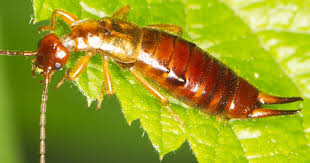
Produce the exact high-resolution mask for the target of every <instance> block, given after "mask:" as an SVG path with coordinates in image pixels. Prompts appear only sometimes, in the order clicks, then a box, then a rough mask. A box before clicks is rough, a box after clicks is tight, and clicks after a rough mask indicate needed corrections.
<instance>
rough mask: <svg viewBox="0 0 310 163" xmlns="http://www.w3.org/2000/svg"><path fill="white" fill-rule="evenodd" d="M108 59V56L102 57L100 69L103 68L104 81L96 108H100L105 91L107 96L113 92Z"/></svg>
mask: <svg viewBox="0 0 310 163" xmlns="http://www.w3.org/2000/svg"><path fill="white" fill-rule="evenodd" d="M109 60H110V58H109V57H108V56H103V57H102V70H103V76H104V82H103V84H102V89H101V92H100V96H99V97H98V103H97V109H100V107H101V102H102V100H103V95H104V94H105V93H107V95H108V96H112V95H113V94H114V91H113V86H112V77H111V73H110V68H109Z"/></svg>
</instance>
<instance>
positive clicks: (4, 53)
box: [0, 50, 38, 56]
mask: <svg viewBox="0 0 310 163" xmlns="http://www.w3.org/2000/svg"><path fill="white" fill-rule="evenodd" d="M37 53H38V52H36V51H35V52H33V51H23V52H21V51H8V50H7V51H3V50H0V55H9V56H13V55H22V56H33V55H36V54H37Z"/></svg>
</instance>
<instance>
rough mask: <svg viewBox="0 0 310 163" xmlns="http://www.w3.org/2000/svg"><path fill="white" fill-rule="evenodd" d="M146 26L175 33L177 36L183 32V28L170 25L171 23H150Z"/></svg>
mask: <svg viewBox="0 0 310 163" xmlns="http://www.w3.org/2000/svg"><path fill="white" fill-rule="evenodd" d="M146 27H147V28H152V29H157V30H161V31H164V32H168V33H171V34H176V35H177V36H181V35H182V33H183V30H182V28H181V27H180V26H177V25H172V24H152V25H148V26H146Z"/></svg>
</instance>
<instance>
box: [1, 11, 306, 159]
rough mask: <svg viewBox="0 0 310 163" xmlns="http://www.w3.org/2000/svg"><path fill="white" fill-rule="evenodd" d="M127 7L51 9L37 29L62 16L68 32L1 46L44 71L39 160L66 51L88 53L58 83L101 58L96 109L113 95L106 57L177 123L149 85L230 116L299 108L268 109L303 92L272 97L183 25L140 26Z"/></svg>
mask: <svg viewBox="0 0 310 163" xmlns="http://www.w3.org/2000/svg"><path fill="white" fill-rule="evenodd" d="M129 9H130V8H129V6H125V7H123V8H121V9H120V10H118V11H117V12H115V13H114V14H113V16H112V17H105V18H102V19H100V20H82V21H80V20H79V19H78V18H77V17H76V16H74V15H72V14H70V13H68V12H66V11H63V10H55V11H54V12H53V14H52V19H51V20H52V25H51V26H43V27H41V28H40V29H39V31H45V30H54V29H55V28H56V17H60V18H61V19H62V20H63V21H64V22H66V23H67V24H68V25H69V26H70V29H71V33H69V34H66V35H64V36H62V37H61V38H58V36H56V35H55V34H53V33H51V34H48V35H46V36H44V37H43V38H42V39H41V40H40V41H39V44H38V51H35V52H31V51H24V52H15V51H0V54H2V55H22V56H36V59H35V62H34V63H33V66H32V68H33V69H32V71H33V74H34V73H35V70H37V71H38V72H40V73H41V74H42V75H43V76H44V84H45V86H44V90H43V95H42V103H41V117H40V126H41V127H40V154H41V157H40V162H41V163H44V162H45V124H46V118H45V112H46V101H47V93H48V85H49V82H50V78H51V76H52V75H53V73H54V72H55V71H57V70H59V69H61V68H62V67H63V66H65V65H66V63H67V61H68V59H69V56H70V53H72V52H86V53H85V56H83V57H82V58H80V59H79V61H78V62H77V64H76V66H75V67H74V68H73V69H67V71H66V74H65V76H64V77H63V79H62V80H61V81H60V82H59V83H58V85H57V88H58V87H59V86H60V85H61V84H63V83H64V81H65V80H69V81H72V80H75V79H76V78H77V77H78V76H79V75H80V74H81V73H82V72H83V70H84V69H85V68H86V67H87V65H88V63H89V61H90V58H91V57H92V56H93V55H95V54H99V55H102V58H103V73H104V74H103V75H104V79H105V80H104V82H103V86H102V91H101V95H100V96H99V98H98V105H97V108H100V106H101V101H102V98H103V95H104V94H105V93H107V94H108V95H112V94H113V93H114V92H113V86H112V82H111V81H112V78H111V75H110V71H109V60H110V59H113V60H114V61H115V62H116V63H118V64H119V66H120V67H122V68H124V69H127V70H128V71H129V72H130V73H131V74H132V75H133V76H134V77H135V78H136V79H137V81H139V82H140V83H141V84H142V85H143V86H144V87H145V88H146V89H147V90H148V91H149V92H150V93H152V94H153V95H154V96H155V97H156V98H158V100H159V101H160V102H161V103H162V104H163V105H164V106H165V107H166V108H167V109H168V111H169V112H170V113H171V114H172V115H173V116H174V118H175V119H176V120H177V121H179V122H180V123H181V124H183V122H182V121H181V120H180V118H179V117H178V116H177V115H176V114H175V113H174V112H173V111H172V110H171V109H170V108H169V100H168V98H167V97H166V96H165V95H164V94H163V93H162V92H160V91H159V90H158V89H157V87H156V86H153V85H152V84H151V83H149V82H148V80H146V78H147V79H149V80H151V81H152V82H154V83H155V84H156V85H157V86H158V87H161V88H163V89H164V90H166V91H167V92H168V93H170V94H172V95H173V96H175V97H177V98H179V99H180V100H182V101H183V102H184V103H186V104H188V105H191V106H194V107H196V108H198V109H199V110H201V111H202V112H204V113H209V114H213V115H221V116H223V117H226V118H228V119H230V118H261V117H268V116H278V115H289V114H296V113H298V112H299V111H300V109H298V110H272V109H265V108H262V104H283V103H289V102H295V101H299V100H303V99H302V98H301V97H275V96H271V95H268V94H265V93H263V92H261V91H259V90H258V89H256V88H255V87H254V86H252V85H251V84H249V83H248V82H247V81H246V80H245V79H243V78H241V77H239V76H238V75H237V74H235V73H234V72H233V71H232V70H231V69H230V68H228V67H227V66H225V65H224V64H223V63H221V62H219V61H218V60H217V59H215V58H214V57H212V56H211V55H209V54H208V53H207V52H204V51H203V50H202V49H200V48H199V47H197V46H196V45H195V44H193V43H191V42H188V41H186V40H184V39H182V38H181V37H180V36H181V34H182V29H181V28H180V27H178V26H175V25H170V24H157V25H150V26H147V27H139V26H137V25H135V24H133V23H130V22H127V21H126V17H127V15H128V12H129Z"/></svg>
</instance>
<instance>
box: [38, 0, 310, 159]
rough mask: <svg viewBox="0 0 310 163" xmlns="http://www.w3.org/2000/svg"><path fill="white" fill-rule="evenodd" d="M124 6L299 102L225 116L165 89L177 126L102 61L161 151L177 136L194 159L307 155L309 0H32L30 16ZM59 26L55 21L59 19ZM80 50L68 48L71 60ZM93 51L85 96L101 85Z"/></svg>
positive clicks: (126, 106) (128, 110)
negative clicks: (248, 115)
mask: <svg viewBox="0 0 310 163" xmlns="http://www.w3.org/2000/svg"><path fill="white" fill-rule="evenodd" d="M125 5H130V6H131V8H132V9H131V11H130V15H129V17H128V20H129V21H131V22H134V23H136V24H138V25H141V26H143V25H148V24H157V23H161V24H176V25H179V26H181V27H182V28H183V29H184V34H183V37H184V38H185V39H187V40H190V41H193V42H195V43H196V44H197V45H198V46H200V47H201V48H203V49H205V50H206V51H209V52H211V54H212V55H214V56H215V57H217V58H218V59H220V60H221V61H223V62H224V63H225V64H226V65H228V66H229V67H231V68H232V69H233V70H235V71H236V72H237V73H238V74H239V75H240V76H242V77H243V78H245V79H246V80H248V81H249V82H250V83H252V84H253V85H254V86H256V87H257V88H259V89H260V90H262V91H264V92H267V93H269V94H274V95H279V96H303V97H304V99H305V101H304V102H301V103H292V104H285V105H277V106H268V107H270V108H278V109H297V108H300V107H301V108H303V110H302V113H300V114H297V115H292V116H280V117H270V118H263V119H249V120H230V121H225V120H222V119H218V118H216V117H213V116H208V115H205V114H202V113H200V112H199V111H197V109H195V108H191V107H189V106H186V105H184V104H183V103H181V102H180V101H178V100H177V99H174V98H173V97H170V96H169V99H170V100H171V101H172V103H173V104H171V107H172V109H173V110H174V112H176V113H177V114H178V115H179V116H180V117H181V119H182V120H183V121H184V122H185V127H184V128H183V127H182V126H180V124H179V123H178V122H176V121H175V120H174V119H173V118H172V116H171V115H170V114H169V113H168V112H167V111H166V109H165V108H164V107H162V105H161V104H160V103H159V102H158V101H157V100H156V98H154V97H153V96H152V95H151V94H150V93H148V92H147V91H146V90H145V89H144V88H143V87H142V86H141V85H140V84H139V83H137V81H136V80H135V79H134V78H133V77H132V76H131V75H130V74H129V73H128V72H127V71H126V70H123V69H121V68H119V67H118V66H117V65H116V64H115V63H114V62H111V63H110V67H111V73H112V78H113V84H114V89H115V91H116V95H117V97H118V99H119V100H120V102H121V104H122V108H123V112H124V116H125V117H126V119H127V120H128V122H129V123H131V122H132V121H133V120H136V119H139V120H140V122H141V125H142V127H143V129H144V130H145V131H146V132H147V134H148V136H149V138H150V140H151V142H152V144H153V146H154V147H155V148H156V150H157V151H158V152H159V154H160V156H161V157H163V156H164V155H165V154H167V153H169V152H171V151H173V150H176V149H177V148H178V147H179V146H180V145H181V144H182V143H183V142H184V141H185V140H187V141H188V143H189V144H190V146H191V148H192V150H193V153H194V154H195V156H196V158H197V160H198V161H199V162H209V161H216V162H224V161H230V162H232V161H238V162H249V161H251V162H262V161H270V162H271V161H277V162H280V161H288V160H291V161H294V162H300V161H304V162H306V161H309V160H310V155H309V154H308V153H309V152H310V148H309V145H308V144H309V143H310V142H309V141H310V140H309V136H310V135H309V133H310V121H309V118H310V112H309V109H308V108H309V107H310V99H309V97H310V86H309V84H310V73H309V72H310V71H309V70H310V63H309V62H310V60H309V58H310V55H309V54H310V53H309V50H310V48H309V47H310V46H309V44H310V43H308V42H309V41H310V34H309V32H307V30H309V28H310V17H309V14H310V12H309V7H310V2H309V1H305V2H302V3H301V2H300V1H285V0H277V1H248V0H230V1H229V0H226V1H225V0H224V1H219V0H206V1H200V0H188V1H181V0H171V1H169V2H164V1H162V2H161V1H160V2H158V1H156V0H135V1H133V0H125V1H117V0H115V1H113V2H110V1H108V0H100V1H92V0H80V1H78V0H58V1H57V2H55V1H53V0H34V1H33V6H34V11H35V13H34V15H35V21H42V20H46V19H49V18H50V16H51V13H52V11H53V10H55V9H58V8H61V9H64V10H67V11H69V12H71V13H73V14H75V15H77V16H78V17H79V18H81V19H83V18H97V19H98V18H99V17H103V16H111V15H112V14H113V12H115V11H116V10H117V9H119V8H121V7H122V6H125ZM59 26H60V27H63V26H64V25H63V24H60V25H59ZM79 56H80V55H72V56H71V59H70V62H69V65H68V67H73V66H74V64H75V63H76V60H77V59H78V57H79ZM101 62H102V60H101V56H95V57H93V58H92V59H91V63H90V65H89V66H88V68H87V69H86V70H85V72H84V73H83V74H82V75H81V76H80V77H79V78H78V79H77V80H76V81H75V84H76V85H77V86H78V88H79V89H80V90H81V92H82V93H83V94H84V95H85V96H86V97H87V100H88V101H89V103H90V102H91V101H93V100H95V99H96V98H97V97H98V95H99V92H100V90H101V85H102V81H103V80H104V79H103V76H102V63H101Z"/></svg>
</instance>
